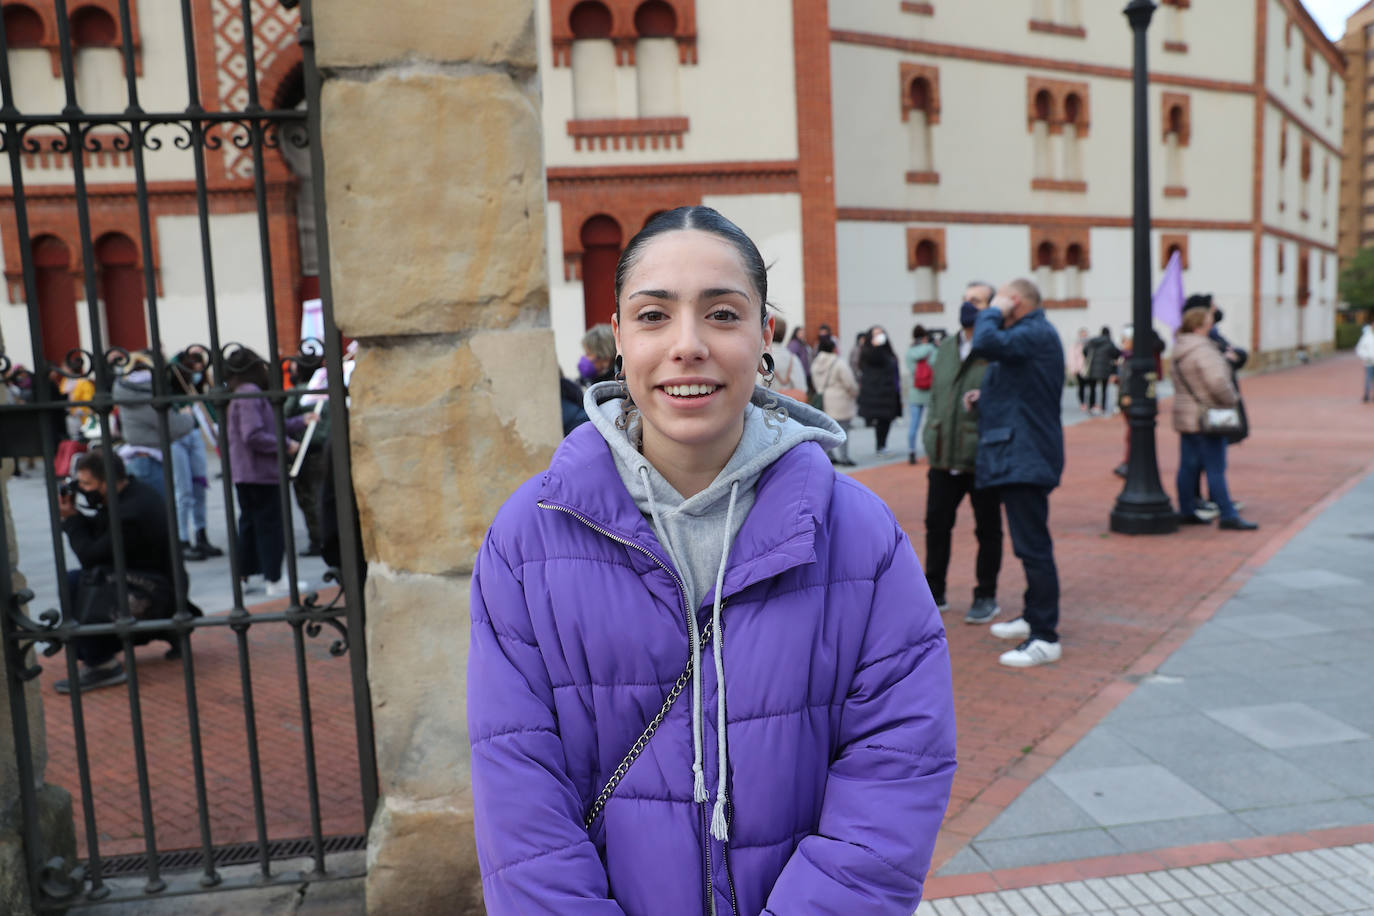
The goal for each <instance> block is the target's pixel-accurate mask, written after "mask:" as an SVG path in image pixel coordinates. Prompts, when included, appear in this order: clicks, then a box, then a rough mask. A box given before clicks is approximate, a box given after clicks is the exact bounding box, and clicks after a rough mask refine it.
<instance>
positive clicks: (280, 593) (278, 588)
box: [267, 578, 310, 598]
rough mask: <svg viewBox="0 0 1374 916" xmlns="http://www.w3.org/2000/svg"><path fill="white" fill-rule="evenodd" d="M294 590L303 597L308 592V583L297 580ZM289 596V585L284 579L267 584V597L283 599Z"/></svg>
mask: <svg viewBox="0 0 1374 916" xmlns="http://www.w3.org/2000/svg"><path fill="white" fill-rule="evenodd" d="M296 588H297V590H298V591H299V592H300V594H302V595H304V594H305V593H306V592H307V591H309V590H310V583H309V582H306V581H305V580H303V579H297V580H296ZM289 594H291V583H290V581H288V580H287V579H286V578H281V579H278V580H276V581H275V582H268V583H267V597H269V598H285V597H286V596H287V595H289Z"/></svg>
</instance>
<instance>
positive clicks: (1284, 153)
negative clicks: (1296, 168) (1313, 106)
mask: <svg viewBox="0 0 1374 916" xmlns="http://www.w3.org/2000/svg"><path fill="white" fill-rule="evenodd" d="M1287 167H1288V125H1287V124H1285V123H1283V122H1282V121H1280V122H1279V172H1278V176H1277V178H1276V180H1277V181H1278V183H1279V195H1278V196H1279V212H1282V211H1283V210H1284V209H1285V208H1287V206H1288V201H1287V199H1286V198H1287V196H1288V195H1287V191H1288V182H1287V181H1285V180H1284V174H1283V173H1284V171H1285V170H1286V169H1287Z"/></svg>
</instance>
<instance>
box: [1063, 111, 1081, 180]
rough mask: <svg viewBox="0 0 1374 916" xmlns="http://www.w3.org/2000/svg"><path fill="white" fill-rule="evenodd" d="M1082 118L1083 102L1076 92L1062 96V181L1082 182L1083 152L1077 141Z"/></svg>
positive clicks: (1078, 140)
mask: <svg viewBox="0 0 1374 916" xmlns="http://www.w3.org/2000/svg"><path fill="white" fill-rule="evenodd" d="M1082 117H1083V100H1082V99H1081V98H1080V97H1079V96H1078V93H1076V92H1070V93H1069V94H1068V95H1066V96H1064V175H1063V177H1064V179H1065V180H1066V181H1082V180H1083V150H1082V146H1081V141H1080V139H1079V124H1080V121H1081V119H1082Z"/></svg>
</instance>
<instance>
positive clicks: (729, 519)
mask: <svg viewBox="0 0 1374 916" xmlns="http://www.w3.org/2000/svg"><path fill="white" fill-rule="evenodd" d="M639 476H640V479H641V480H643V482H644V492H645V493H646V494H648V500H649V514H650V515H651V516H652V517H653V520H654V528H655V529H656V530H657V531H658V532H659V534H660V536H661V537H662V538H663V539H664V545H663V546H664V547H666V548H667V549H668V553H669V554H670V555H672V557H673V561H674V562H675V563H676V562H677V553H676V551H674V550H673V544H672V541H671V539H670V538H669V537H668V528H667V526H665V525H664V524H663V520H662V518H660V517H659V514H658V503H657V501H656V500H655V499H654V488H653V486H652V485H651V483H650V479H649V469H648V467H647V466H645V465H640V466H639ZM738 499H739V481H737V480H736V481H734V482H732V483H731V484H730V502H729V503H728V504H727V505H726V509H725V538H724V544H723V545H722V546H721V551H720V566H719V567H718V568H717V570H716V589H715V592H716V594H715V601H714V602H713V603H712V605H711V629H712V630H714V631H715V638H714V639H713V640H712V644H711V651H712V655H713V658H714V660H715V665H716V758H717V761H718V772H717V778H716V803H715V807H714V808H713V810H712V812H711V836H713V837H715V838H716V839H717V840H720V841H721V842H722V843H728V842H729V841H730V825H729V823H728V822H727V821H726V817H725V811H726V805H727V793H726V783H728V782H729V774H730V758H729V752H728V749H727V747H726V743H725V631H724V629H723V628H722V627H721V611H722V609H723V608H724V604H725V602H724V601H723V600H722V598H723V596H722V591H723V589H724V585H725V567H726V564H727V561H728V560H729V559H730V540H731V533H732V532H733V530H734V522H735V503H736V502H737V501H738ZM687 639H688V640H689V641H690V642H691V644H692V645H691V652H692V798H693V800H695V801H696V802H697V804H701V803H702V802H704V801H706V800H707V794H706V775H705V772H704V770H703V767H702V759H703V752H702V744H703V743H704V738H705V722H704V718H703V715H702V708H701V707H702V702H701V664H700V654H701V637H700V634H699V633H698V630H697V616H696V612H695V611H694V610H691V609H690V608H689V613H688V614H687Z"/></svg>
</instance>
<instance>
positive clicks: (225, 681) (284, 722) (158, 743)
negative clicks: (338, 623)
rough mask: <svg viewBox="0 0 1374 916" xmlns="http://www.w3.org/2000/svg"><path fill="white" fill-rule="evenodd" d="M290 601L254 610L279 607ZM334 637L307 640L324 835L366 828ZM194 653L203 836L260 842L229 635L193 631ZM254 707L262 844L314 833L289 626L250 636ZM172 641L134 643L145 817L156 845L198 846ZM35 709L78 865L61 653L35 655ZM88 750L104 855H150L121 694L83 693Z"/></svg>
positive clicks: (345, 679)
mask: <svg viewBox="0 0 1374 916" xmlns="http://www.w3.org/2000/svg"><path fill="white" fill-rule="evenodd" d="M283 604H284V602H280V601H279V602H275V603H273V604H270V605H263V606H261V607H260V608H255V609H254V610H268V609H270V610H280V609H281V607H282V605H283ZM334 639H335V634H334V631H333V630H331V629H329V628H328V627H326V628H325V629H324V630H323V631H322V632H321V634H320V635H319V637H317V638H315V639H310V638H308V637H307V638H306V639H305V657H306V672H307V677H308V679H309V687H310V711H311V715H312V718H313V724H314V728H313V734H314V738H315V755H316V761H317V768H316V769H317V776H318V780H319V792H320V810H321V815H322V827H323V831H324V834H325V835H326V836H329V835H334V834H355V833H362V832H364V829H365V828H364V824H363V816H362V794H361V791H360V789H359V776H358V751H357V743H356V738H355V730H354V725H353V694H352V683H351V680H350V676H349V667H348V666H349V661H348V657H347V656H343V657H340V658H334V657H333V656H331V655H330V654H329V646H330V645H331V644H332V642H333V641H334ZM191 645H192V651H193V653H194V656H195V671H196V693H197V707H198V709H199V713H200V728H201V741H202V747H203V757H204V761H205V781H206V787H207V789H206V791H207V798H208V802H209V809H210V826H211V837H212V840H213V842H214V843H215V844H217V845H220V844H227V843H236V842H243V841H251V840H255V839H256V838H257V830H256V826H255V821H254V817H253V793H252V784H251V782H250V780H249V766H248V741H247V738H246V733H245V719H244V712H243V699H242V697H243V692H242V689H241V684H242V681H241V679H240V676H239V662H238V649H237V638H236V636H235V634H234V633H233V631H232V630H230V629H229V628H228V627H213V628H205V629H201V630H198V631H197V632H196V633H195V634H194V635H193V636H192V637H191ZM248 647H249V648H248V652H249V659H250V662H251V669H252V684H253V702H254V704H255V707H256V716H255V720H256V723H257V729H258V746H259V753H260V755H261V766H262V783H263V796H264V801H265V811H266V822H267V835H268V838H269V840H278V839H295V838H297V837H305V836H309V835H310V819H309V818H310V806H309V797H308V794H307V790H306V767H305V750H304V743H303V741H302V733H303V732H302V727H301V705H300V701H299V699H298V697H299V693H298V691H297V686H296V684H297V681H296V660H295V647H294V642H293V635H292V630H291V628H290V626H289V625H287V624H284V623H264V624H255V625H253V626H252V627H250V628H249V630H248ZM166 648H167V645H166V643H163V642H155V643H152V644H150V645H148V646H144V647H142V648H139V649H137V650H136V651H137V656H138V674H139V697H140V700H141V702H142V707H143V727H144V735H145V742H146V747H147V758H148V772H149V780H150V784H151V786H152V791H151V796H152V803H153V823H154V830H155V836H156V839H157V845H158V848H159V849H160V850H173V849H187V848H194V847H198V846H199V844H200V828H199V822H198V820H197V817H196V794H195V778H194V771H193V769H192V763H191V749H190V726H189V724H188V722H187V715H186V690H185V686H184V685H185V681H184V676H183V673H182V666H181V663H180V662H170V661H165V660H164V659H163V658H162V653H163V652H164V651H165V650H166ZM43 668H44V673H43V675H42V681H43V684H44V689H43V701H44V708H45V712H46V719H47V729H48V753H49V761H48V769H47V781H48V782H50V783H54V784H56V785H60V786H62V787H63V788H66V789H67V790H69V791H70V792H71V793H72V798H73V803H74V807H75V812H74V814H75V821H76V830H77V843H78V851H79V854H80V855H81V856H82V857H83V858H84V857H85V856H86V855H87V853H88V849H87V846H86V840H85V836H86V832H85V821H84V815H83V813H82V811H83V808H82V801H81V795H80V791H79V787H80V782H79V780H78V775H77V766H76V752H75V745H74V743H73V728H72V716H71V702H70V700H69V699H68V698H67V697H64V696H62V695H61V694H58V693H57V692H56V691H55V690H53V689H52V682H54V681H56V680H57V679H59V678H63V677H66V662H65V660H64V658H63V656H62V655H58V656H55V657H53V658H51V659H44V660H43ZM82 709H83V712H84V714H85V721H86V736H87V737H86V740H87V756H88V759H89V760H90V765H91V783H92V796H93V799H94V804H95V814H96V829H97V835H98V837H99V840H100V852H101V855H102V856H110V855H120V854H123V853H136V852H142V851H143V850H144V841H143V830H144V828H143V820H142V816H141V806H140V802H139V794H138V777H137V771H136V768H135V766H134V752H133V729H132V726H131V722H130V716H129V700H128V692H127V688H126V687H120V688H109V689H104V690H98V691H94V692H92V693H89V694H83V695H82Z"/></svg>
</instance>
